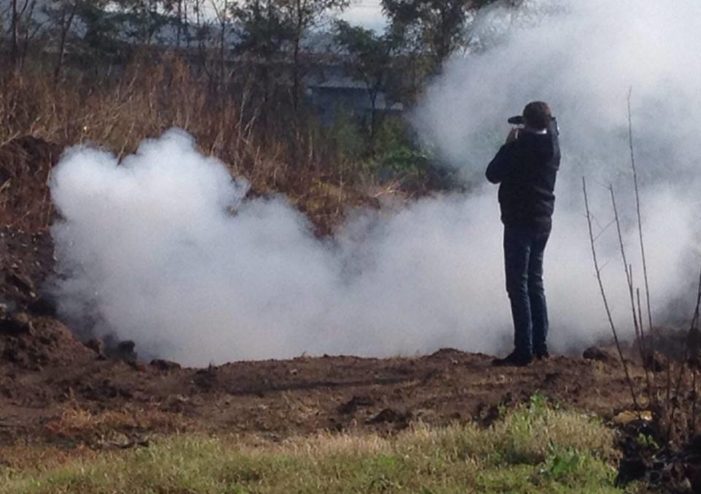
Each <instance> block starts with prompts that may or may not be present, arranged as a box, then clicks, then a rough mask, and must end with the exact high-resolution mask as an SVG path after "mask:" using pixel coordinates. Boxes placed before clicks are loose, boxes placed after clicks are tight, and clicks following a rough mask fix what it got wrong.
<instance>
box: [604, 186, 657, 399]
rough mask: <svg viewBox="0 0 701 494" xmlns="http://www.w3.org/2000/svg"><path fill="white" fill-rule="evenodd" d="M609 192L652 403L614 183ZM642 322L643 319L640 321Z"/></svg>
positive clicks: (630, 271) (642, 335)
mask: <svg viewBox="0 0 701 494" xmlns="http://www.w3.org/2000/svg"><path fill="white" fill-rule="evenodd" d="M609 192H610V194H611V204H612V206H613V217H614V222H615V223H616V232H617V233H618V246H619V248H620V251H621V259H622V260H623V270H624V271H625V273H626V282H627V284H628V296H629V297H630V309H631V312H632V314H633V328H634V329H635V338H636V340H637V341H636V343H637V346H638V351H639V352H640V359H641V360H642V362H643V369H644V371H645V383H646V385H647V394H648V403H652V402H653V400H654V396H653V393H652V385H651V382H650V371H649V369H648V366H647V365H645V364H646V362H645V359H646V353H647V352H646V351H645V349H644V339H643V337H644V334H643V328H642V326H641V325H639V324H638V315H637V314H636V311H635V295H634V291H635V290H634V287H633V266H632V265H629V264H628V258H627V256H626V249H625V246H624V245H623V233H622V232H621V219H620V216H619V215H618V207H617V206H616V193H615V192H614V190H613V185H611V186H609ZM640 322H641V323H642V321H640Z"/></svg>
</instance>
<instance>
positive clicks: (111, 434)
mask: <svg viewBox="0 0 701 494" xmlns="http://www.w3.org/2000/svg"><path fill="white" fill-rule="evenodd" d="M190 427H191V424H190V423H189V421H188V420H187V419H186V418H185V417H183V416H182V415H180V414H177V413H171V412H164V411H162V410H158V409H121V410H104V411H97V412H93V411H90V410H86V409H83V408H79V407H68V408H66V410H64V412H63V413H62V414H61V415H60V416H59V417H57V418H55V419H53V420H50V421H49V422H47V423H46V425H45V431H46V433H47V435H48V436H49V437H50V438H56V439H67V440H72V441H77V442H86V443H88V444H93V443H95V442H96V441H102V442H104V441H113V440H121V441H122V442H123V441H124V437H123V434H125V433H126V434H135V433H136V434H138V433H151V432H160V433H165V432H169V433H173V432H179V431H184V430H187V429H189V428H190Z"/></svg>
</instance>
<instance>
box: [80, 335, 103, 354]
mask: <svg viewBox="0 0 701 494" xmlns="http://www.w3.org/2000/svg"><path fill="white" fill-rule="evenodd" d="M83 344H84V345H85V346H86V347H88V348H89V349H90V350H92V351H93V352H95V353H97V355H98V356H104V355H105V344H104V343H103V342H102V340H98V339H97V338H93V339H91V340H88V341H86V342H85V343H83Z"/></svg>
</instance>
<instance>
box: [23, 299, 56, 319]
mask: <svg viewBox="0 0 701 494" xmlns="http://www.w3.org/2000/svg"><path fill="white" fill-rule="evenodd" d="M27 310H28V311H29V312H31V313H32V314H36V315H37V316H47V317H56V314H57V313H58V311H57V308H56V302H55V301H54V300H52V299H51V298H49V297H47V296H45V295H42V296H40V297H39V298H37V299H35V300H34V301H32V302H31V303H30V304H29V305H28V306H27Z"/></svg>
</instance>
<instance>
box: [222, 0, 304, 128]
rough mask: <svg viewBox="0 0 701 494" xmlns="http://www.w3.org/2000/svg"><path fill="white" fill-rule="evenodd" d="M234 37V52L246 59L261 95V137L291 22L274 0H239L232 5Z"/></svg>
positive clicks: (290, 36)
mask: <svg viewBox="0 0 701 494" xmlns="http://www.w3.org/2000/svg"><path fill="white" fill-rule="evenodd" d="M233 14H234V20H235V21H236V26H237V37H238V41H237V44H236V47H235V52H236V54H237V55H240V56H242V57H244V58H246V59H247V62H248V64H249V66H250V67H251V70H250V72H249V75H250V76H251V77H253V78H254V80H255V87H256V88H257V89H258V92H259V93H260V98H261V104H260V120H261V128H262V130H263V134H262V137H263V138H265V136H266V133H267V130H268V124H269V122H268V116H269V114H270V112H271V109H272V106H273V104H274V95H275V93H276V89H277V88H276V83H275V81H276V80H278V79H279V75H280V72H281V70H282V61H283V58H284V55H285V53H284V51H285V48H286V47H287V46H288V45H289V44H290V43H291V40H292V34H293V30H292V26H291V24H290V22H289V19H288V18H286V17H285V16H284V13H283V12H282V10H281V9H280V8H279V5H277V4H276V2H275V0H243V1H242V2H241V3H240V4H239V5H236V6H235V7H234V9H233Z"/></svg>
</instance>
